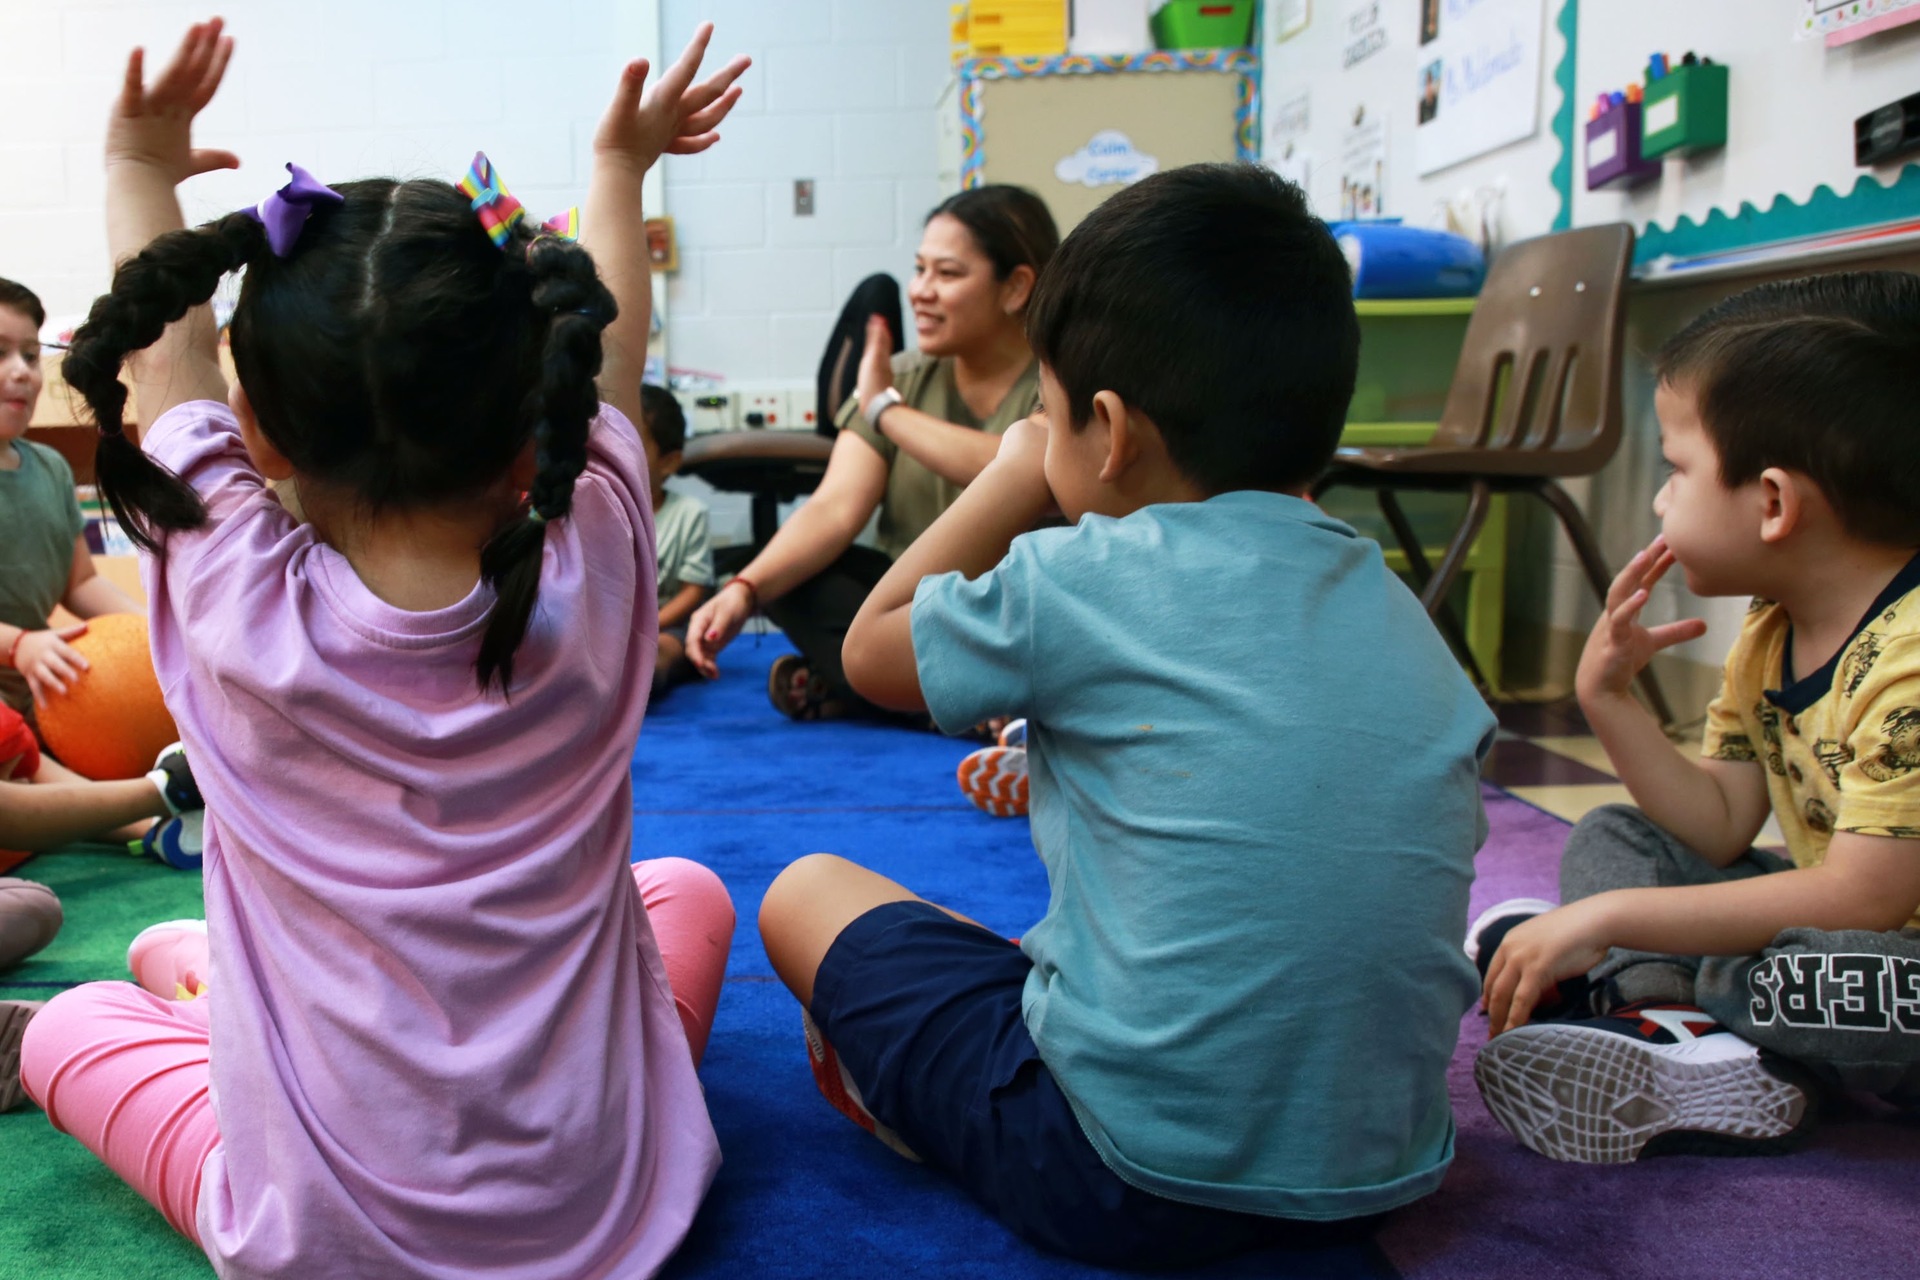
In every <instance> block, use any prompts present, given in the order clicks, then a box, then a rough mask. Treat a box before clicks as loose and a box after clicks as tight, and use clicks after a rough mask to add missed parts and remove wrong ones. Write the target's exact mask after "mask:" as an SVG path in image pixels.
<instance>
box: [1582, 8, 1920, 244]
mask: <svg viewBox="0 0 1920 1280" xmlns="http://www.w3.org/2000/svg"><path fill="white" fill-rule="evenodd" d="M1559 26H1560V33H1561V35H1563V36H1564V37H1565V38H1566V52H1565V53H1564V54H1563V55H1562V56H1561V59H1560V65H1559V66H1558V67H1557V68H1555V70H1554V80H1555V81H1556V82H1557V83H1558V84H1559V86H1560V107H1559V109H1558V110H1557V111H1555V112H1554V114H1553V132H1554V134H1555V136H1556V137H1557V138H1558V139H1559V142H1560V159H1559V161H1558V163H1556V164H1555V165H1554V167H1553V173H1552V181H1553V186H1554V190H1555V191H1556V192H1558V193H1559V196H1560V211H1559V213H1557V214H1556V215H1555V216H1554V220H1553V229H1554V230H1555V231H1565V230H1566V229H1567V228H1569V227H1571V226H1572V225H1573V178H1574V174H1573V160H1574V155H1575V154H1576V152H1575V148H1574V136H1573V131H1574V87H1573V76H1574V68H1575V67H1576V66H1577V65H1578V61H1579V29H1580V0H1566V3H1565V4H1564V5H1562V6H1561V9H1560V23H1559ZM1916 215H1920V164H1916V163H1915V162H1912V161H1909V162H1908V163H1907V164H1906V165H1905V166H1904V167H1903V169H1902V170H1901V172H1900V175H1899V176H1898V177H1897V178H1895V179H1894V181H1893V182H1892V183H1890V184H1882V183H1881V182H1880V181H1878V180H1877V179H1875V178H1874V177H1873V176H1872V175H1871V174H1868V173H1866V172H1864V171H1863V172H1861V173H1859V174H1858V175H1856V176H1855V178H1854V181H1853V185H1852V186H1851V188H1849V189H1848V191H1847V192H1846V194H1844V195H1842V194H1841V193H1839V192H1837V191H1835V190H1834V189H1833V188H1832V187H1831V186H1828V185H1827V184H1825V183H1822V184H1821V185H1819V186H1817V187H1815V188H1814V189H1813V192H1812V194H1810V195H1809V196H1808V197H1807V199H1806V201H1805V202H1804V203H1802V202H1800V201H1797V200H1795V199H1793V198H1792V197H1791V196H1788V195H1787V194H1786V193H1785V192H1780V193H1778V194H1776V195H1774V196H1772V197H1771V198H1769V199H1768V200H1767V202H1766V205H1765V207H1764V208H1763V207H1761V206H1760V205H1757V204H1755V203H1754V202H1753V201H1751V200H1743V201H1741V203H1740V207H1739V208H1738V209H1737V210H1735V211H1734V212H1733V213H1728V212H1727V211H1726V210H1724V209H1718V208H1716V209H1711V210H1709V211H1708V212H1707V215H1706V217H1704V218H1700V219H1696V218H1694V217H1693V216H1692V215H1691V214H1682V215H1681V216H1680V217H1679V218H1678V219H1676V220H1675V222H1674V224H1673V225H1672V226H1671V227H1663V226H1661V225H1660V224H1659V223H1657V222H1654V221H1653V220H1652V219H1648V221H1647V223H1646V225H1645V226H1644V227H1641V228H1639V234H1638V235H1637V236H1636V237H1635V239H1634V248H1633V262H1634V266H1635V267H1636V268H1646V267H1648V266H1652V265H1654V264H1655V263H1656V262H1657V261H1660V260H1679V259H1691V258H1702V257H1708V256H1711V255H1715V254H1722V253H1732V252H1735V251H1737V250H1742V249H1753V248H1756V247H1758V246H1761V245H1770V244H1775V243H1778V242H1782V241H1794V240H1805V239H1808V238H1810V237H1814V236H1836V235H1842V234H1844V233H1847V232H1851V231H1858V230H1862V229H1865V228H1871V227H1873V226H1875V225H1877V224H1880V223H1886V222H1894V221H1898V220H1900V219H1903V218H1912V217H1914V216H1916ZM1656 269H1657V268H1656Z"/></svg>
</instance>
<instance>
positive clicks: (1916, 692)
mask: <svg viewBox="0 0 1920 1280" xmlns="http://www.w3.org/2000/svg"><path fill="white" fill-rule="evenodd" d="M1655 370H1656V372H1657V373H1658V375H1659V388H1658V391H1657V393H1656V396H1655V408H1656V409H1657V411H1658V413H1659V417H1660V435H1661V449H1662V452H1663V453H1664V454H1665V456H1666V460H1667V463H1668V465H1669V466H1670V468H1671V470H1672V474H1671V475H1670V476H1669V477H1668V479H1667V482H1666V484H1665V485H1663V486H1662V487H1661V489H1660V492H1659V494H1658V495H1657V496H1656V497H1655V498H1654V501H1653V509H1654V511H1655V513H1656V514H1657V515H1659V517H1660V521H1661V527H1662V530H1663V531H1662V533H1661V535H1660V537H1659V538H1657V539H1656V540H1655V541H1654V543H1653V545H1652V546H1650V547H1648V548H1647V549H1646V550H1645V551H1643V552H1641V553H1640V554H1639V555H1638V556H1636V557H1635V558H1634V559H1633V561H1632V562H1631V563H1630V564H1628V565H1627V567H1626V569H1625V570H1624V571H1623V572H1622V573H1621V574H1620V576H1619V577H1618V578H1617V579H1615V581H1614V584H1613V589H1612V590H1611V592H1609V594H1608V598H1607V606H1606V609H1605V611H1604V613H1603V615H1602V617H1601V619H1600V622H1599V624H1598V625H1597V626H1596V627H1595V628H1594V630H1593V634H1592V636H1591V637H1590V638H1589V639H1588V641H1587V647H1586V652H1585V653H1584V654H1583V655H1582V657H1581V660H1580V670H1579V676H1578V689H1579V695H1580V705H1581V707H1582V709H1583V710H1584V711H1585V713H1586V716H1587V720H1588V722H1589V723H1590V724H1591V725H1592V727H1593V731H1594V733H1595V734H1596V735H1598V737H1599V739H1600V742H1601V744H1602V745H1603V746H1604V747H1605V748H1606V751H1607V756H1608V758H1609V759H1610V760H1611V761H1612V762H1613V765H1614V768H1615V769H1616V770H1617V771H1618V772H1619V775H1620V780H1621V781H1622V782H1623V783H1625V784H1626V787H1627V790H1628V791H1629V793H1631V795H1632V796H1633V799H1634V802H1635V804H1636V805H1638V808H1635V807H1632V806H1627V805H1610V806H1608V807H1606V808H1604V809H1600V810H1597V811H1596V812H1594V813H1592V814H1589V815H1588V816H1587V817H1586V818H1585V819H1584V820H1583V821H1582V822H1581V823H1580V824H1579V825H1578V826H1577V827H1576V828H1575V829H1574V831H1573V834H1572V835H1571V836H1570V837H1569V838H1568V840H1567V847H1566V851H1565V853H1564V854H1563V855H1562V858H1561V865H1560V886H1561V897H1562V898H1563V899H1564V900H1565V902H1566V903H1567V904H1568V905H1566V906H1563V907H1560V908H1558V909H1557V910H1546V911H1544V913H1540V914H1536V913H1539V912H1541V909H1542V908H1545V907H1547V906H1548V905H1549V904H1545V903H1534V904H1527V903H1504V904H1502V905H1501V906H1498V907H1495V908H1493V909H1491V910H1490V911H1488V912H1487V913H1486V914H1485V915H1484V916H1483V917H1482V918H1481V920H1480V921H1477V922H1476V923H1475V926H1474V929H1473V931H1472V937H1471V939H1470V941H1469V947H1470V948H1471V949H1473V950H1475V951H1477V953H1478V959H1479V960H1480V962H1481V964H1482V966H1483V972H1484V973H1485V975H1486V977H1485V994H1486V1003H1487V1010H1488V1014H1489V1016H1490V1018H1491V1020H1492V1025H1491V1032H1492V1034H1493V1036H1494V1038H1493V1039H1492V1040H1491V1042H1490V1043H1489V1044H1488V1045H1487V1047H1486V1048H1485V1049H1484V1050H1482V1051H1481V1053H1480V1057H1479V1061H1478V1064H1477V1067H1476V1070H1475V1076H1476V1079H1477V1080H1478V1081H1479V1084H1480V1091H1481V1094H1482V1095H1483V1096H1484V1097H1485V1098H1486V1100H1487V1105H1488V1107H1489V1108H1490V1109H1491V1110H1492V1111H1493V1113H1494V1115H1495V1116H1496V1117H1498V1118H1499V1119H1500V1121H1501V1123H1503V1124H1504V1125H1506V1127H1507V1128H1508V1129H1510V1130H1512V1132H1513V1133H1514V1135H1515V1136H1516V1137H1518V1138H1519V1139H1520V1140H1521V1141H1522V1142H1523V1143H1525V1144H1526V1145H1527V1146H1529V1147H1531V1148H1533V1149H1534V1150H1536V1151H1540V1152H1543V1153H1544V1154H1546V1155H1549V1156H1552V1157H1553V1158H1555V1159H1559V1160H1577V1161H1586V1162H1596V1163H1619V1162H1624V1161H1629V1160H1633V1159H1636V1158H1637V1157H1639V1156H1641V1155H1655V1154H1661V1153H1663V1152H1676V1151H1680V1152H1688V1153H1701V1152H1714V1153H1720V1152H1725V1153H1730V1154H1732V1153H1761V1152H1769V1151H1778V1150H1782V1149H1784V1148H1786V1147H1787V1146H1789V1145H1791V1143H1792V1142H1793V1140H1795V1139H1796V1138H1798V1137H1799V1136H1800V1134H1801V1133H1802V1132H1803V1131H1804V1130H1805V1128H1806V1127H1807V1125H1808V1124H1809V1122H1810V1121H1811V1120H1812V1118H1813V1111H1814V1108H1813V1107H1812V1105H1811V1099H1810V1097H1809V1089H1810V1088H1811V1087H1813V1085H1814V1084H1816V1083H1825V1084H1831V1085H1838V1086H1841V1087H1845V1088H1854V1089H1861V1090H1866V1091H1870V1092H1874V1093H1878V1094H1881V1095H1883V1096H1885V1097H1887V1098H1888V1099H1889V1100H1891V1101H1893V1102H1895V1103H1897V1104H1903V1105H1906V1106H1915V1105H1920V928H1915V927H1914V926H1915V925H1916V924H1917V923H1920V915H1916V912H1920V556H1917V555H1916V554H1915V552H1916V550H1917V549H1920V444H1916V441H1915V437H1914V427H1915V418H1914V405H1915V404H1916V402H1920V276H1914V275H1907V274H1902V273H1896V272H1872V273H1860V274H1849V275H1832V276H1820V277H1813V278H1809V279H1804V280H1793V281H1787V282H1783V283H1778V284H1770V285H1764V286H1762V287H1760V288H1757V289H1752V290H1749V291H1748V292H1746V293H1743V294H1740V295H1738V296H1737V297H1734V298H1730V299H1728V300H1727V301H1726V302H1723V303H1721V304H1720V305H1719V306H1717V307H1715V308H1713V309H1712V310H1710V311H1708V312H1707V313H1705V314H1704V315H1702V316H1700V317H1699V318H1698V319H1696V320H1695V321H1694V322H1693V323H1692V324H1691V325H1689V326H1688V327H1687V328H1686V329H1684V330H1683V331H1682V332H1681V333H1680V334H1678V335H1677V336H1676V337H1675V338H1674V339H1673V340H1672V341H1671V342H1669V343H1668V344H1667V345H1666V347H1665V348H1664V349H1663V350H1662V351H1661V352H1660V354H1659V356H1658V358H1657V360H1656V362H1655ZM1675 564H1677V565H1679V566H1680V569H1681V571H1682V572H1683V573H1684V574H1685V576H1686V581H1687V586H1688V587H1689V589H1691V590H1692V591H1694V592H1695V593H1697V594H1699V595H1710V596H1752V597H1754V601H1753V607H1752V608H1751V609H1750V610H1749V611H1748V613H1747V618H1746V622H1745V624H1744V625H1743V627H1742V628H1741V632H1740V636H1739V639H1738V640H1736V641H1735V643H1734V647H1733V651H1732V653H1731V654H1729V655H1728V658H1727V663H1726V676H1725V683H1724V685H1723V687H1722V689H1721V692H1720V695H1719V697H1718V698H1716V699H1715V700H1714V702H1713V705H1712V706H1711V707H1710V708H1709V709H1708V712H1707V729H1706V741H1705V744H1704V746H1703V749H1702V751H1701V758H1700V759H1698V760H1693V759H1688V758H1686V757H1684V756H1683V755H1682V754H1681V753H1680V752H1679V751H1678V750H1677V749H1676V748H1675V747H1674V746H1673V745H1672V743H1670V742H1669V741H1668V740H1667V739H1666V737H1665V735H1664V734H1663V733H1662V732H1661V729H1660V726H1659V725H1658V724H1656V723H1655V722H1654V719H1653V717H1652V716H1651V715H1649V714H1648V713H1647V711H1646V710H1645V709H1643V708H1642V707H1641V706H1640V705H1639V704H1638V703H1637V702H1635V701H1634V699H1633V696H1632V694H1631V693H1630V691H1629V690H1630V686H1631V684H1632V681H1633V678H1634V676H1635V674H1636V673H1638V671H1639V670H1640V668H1642V667H1644V666H1645V665H1646V664H1647V662H1648V660H1649V659H1650V658H1651V657H1652V656H1653V655H1654V654H1655V653H1657V652H1658V651H1660V650H1661V649H1664V648H1667V647H1669V646H1671V645H1674V644H1678V643H1681V642H1683V641H1686V640H1691V639H1694V638H1697V637H1698V636H1700V635H1702V634H1703V633H1704V632H1705V630H1706V628H1705V625H1704V624H1703V623H1701V622H1699V621H1698V620H1688V621H1681V622H1672V623H1667V624H1665V625H1662V626H1657V627H1648V626H1646V625H1644V624H1643V623H1642V622H1641V621H1640V613H1641V611H1642V609H1643V608H1644V607H1645V605H1646V601H1647V593H1648V591H1649V590H1650V589H1651V588H1652V587H1653V585H1654V584H1655V583H1656V582H1658V581H1659V580H1660V578H1661V577H1662V575H1664V574H1665V573H1666V572H1667V570H1668V569H1669V568H1671V567H1672V566H1674V565H1675ZM1769 813H1771V814H1772V815H1773V816H1774V817H1775V818H1777V819H1778V820H1779V823H1780V830H1781V832H1782V834H1783V835H1784V836H1785V837H1786V843H1787V851H1788V853H1789V854H1790V855H1791V858H1792V860H1791V862H1789V861H1787V860H1786V859H1782V858H1780V857H1777V856H1775V855H1773V854H1771V853H1768V852H1765V851H1760V850H1754V849H1751V848H1750V847H1749V846H1750V845H1751V844H1752V842H1753V840H1754V838H1755V837H1756V836H1757V835H1759V833H1760V828H1761V825H1762V824H1763V823H1764V822H1765V821H1766V819H1767V816H1768V814H1769ZM1536 1015H1544V1019H1543V1020H1538V1021H1534V1022H1529V1021H1528V1019H1529V1018H1530V1017H1535V1016H1536ZM1508 1028H1515V1029H1513V1030H1508ZM1502 1032H1504V1034H1502Z"/></svg>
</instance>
